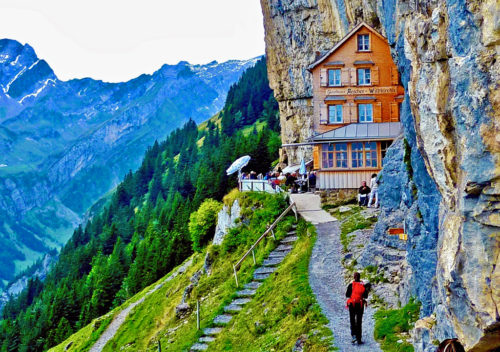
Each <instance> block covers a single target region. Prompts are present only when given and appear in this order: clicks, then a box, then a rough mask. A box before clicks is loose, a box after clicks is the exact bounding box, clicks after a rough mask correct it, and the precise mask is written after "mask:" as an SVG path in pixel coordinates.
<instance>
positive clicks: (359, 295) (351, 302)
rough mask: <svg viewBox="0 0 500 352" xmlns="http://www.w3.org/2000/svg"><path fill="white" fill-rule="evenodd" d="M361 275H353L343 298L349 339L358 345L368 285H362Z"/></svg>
mask: <svg viewBox="0 0 500 352" xmlns="http://www.w3.org/2000/svg"><path fill="white" fill-rule="evenodd" d="M360 278H361V275H360V274H359V273H358V272H355V273H354V281H353V282H352V283H350V284H349V286H347V291H346V293H345V296H346V297H347V298H348V300H347V306H348V307H349V318H350V321H351V337H352V343H353V344H355V343H356V342H357V343H358V345H361V344H362V343H363V341H362V339H361V336H362V328H361V325H362V322H363V312H364V307H365V305H366V298H368V291H369V290H370V284H366V285H365V284H364V283H363V282H362V281H361V280H360Z"/></svg>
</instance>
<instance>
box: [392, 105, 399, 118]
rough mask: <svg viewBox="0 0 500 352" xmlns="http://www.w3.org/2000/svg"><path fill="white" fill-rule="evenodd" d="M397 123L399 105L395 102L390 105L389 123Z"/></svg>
mask: <svg viewBox="0 0 500 352" xmlns="http://www.w3.org/2000/svg"><path fill="white" fill-rule="evenodd" d="M398 121H399V104H398V103H396V102H392V103H391V122H398Z"/></svg>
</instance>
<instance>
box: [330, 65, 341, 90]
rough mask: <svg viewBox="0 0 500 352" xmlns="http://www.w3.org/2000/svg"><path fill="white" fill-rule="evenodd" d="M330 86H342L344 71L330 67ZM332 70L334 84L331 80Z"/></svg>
mask: <svg viewBox="0 0 500 352" xmlns="http://www.w3.org/2000/svg"><path fill="white" fill-rule="evenodd" d="M327 72H328V86H329V87H340V86H341V85H342V72H341V70H340V69H339V68H331V69H328V71H327ZM330 72H332V74H333V84H331V81H330Z"/></svg>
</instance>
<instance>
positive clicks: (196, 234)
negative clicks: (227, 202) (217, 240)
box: [188, 199, 222, 251]
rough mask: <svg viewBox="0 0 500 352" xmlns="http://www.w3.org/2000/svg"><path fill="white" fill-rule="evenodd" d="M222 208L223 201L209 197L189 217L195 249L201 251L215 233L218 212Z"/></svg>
mask: <svg viewBox="0 0 500 352" xmlns="http://www.w3.org/2000/svg"><path fill="white" fill-rule="evenodd" d="M221 209H222V203H220V202H217V201H216V200H213V199H207V200H205V201H204V202H203V203H201V205H200V207H199V208H198V210H197V211H195V212H193V213H191V216H190V217H189V225H188V227H189V234H190V235H191V241H192V242H193V250H195V251H200V250H201V249H202V248H203V246H204V245H206V244H207V243H208V241H209V240H210V237H211V235H213V234H214V231H215V225H216V222H217V213H218V212H219V211H220V210H221Z"/></svg>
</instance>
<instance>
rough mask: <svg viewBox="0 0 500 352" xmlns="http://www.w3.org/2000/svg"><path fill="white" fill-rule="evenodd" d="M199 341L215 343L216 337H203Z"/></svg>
mask: <svg viewBox="0 0 500 352" xmlns="http://www.w3.org/2000/svg"><path fill="white" fill-rule="evenodd" d="M198 341H200V342H213V341H215V337H213V336H202V337H200V339H199V340H198Z"/></svg>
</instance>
